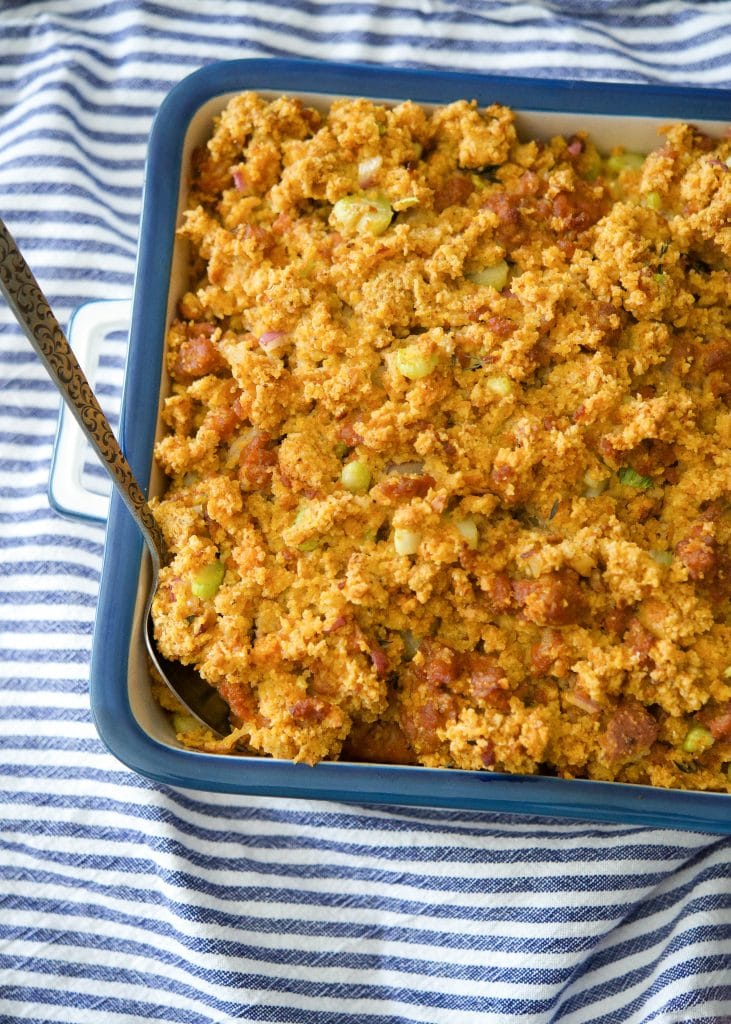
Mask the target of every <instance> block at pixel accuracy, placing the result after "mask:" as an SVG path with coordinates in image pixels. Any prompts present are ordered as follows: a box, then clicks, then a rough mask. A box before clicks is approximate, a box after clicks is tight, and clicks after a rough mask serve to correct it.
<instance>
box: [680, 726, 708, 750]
mask: <svg viewBox="0 0 731 1024" xmlns="http://www.w3.org/2000/svg"><path fill="white" fill-rule="evenodd" d="M712 746H713V734H712V733H711V730H710V729H706V727H705V725H691V727H690V729H688V732H687V733H686V734H685V739H684V740H683V750H684V751H685V752H686V754H702V753H703V751H704V750H708V748H709V747H712Z"/></svg>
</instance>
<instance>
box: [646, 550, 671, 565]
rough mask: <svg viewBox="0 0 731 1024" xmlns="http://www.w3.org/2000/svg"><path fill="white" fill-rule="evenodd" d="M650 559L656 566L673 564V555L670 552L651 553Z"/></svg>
mask: <svg viewBox="0 0 731 1024" xmlns="http://www.w3.org/2000/svg"><path fill="white" fill-rule="evenodd" d="M650 557H651V558H652V559H653V560H654V561H655V562H657V564H658V565H672V564H673V553H672V551H654V550H653V551H651V552H650Z"/></svg>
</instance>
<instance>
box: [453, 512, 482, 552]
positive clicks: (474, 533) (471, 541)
mask: <svg viewBox="0 0 731 1024" xmlns="http://www.w3.org/2000/svg"><path fill="white" fill-rule="evenodd" d="M454 525H455V526H456V527H457V530H458V531H459V533H460V535H461V536H462V539H463V540H465V541H466V543H467V547H468V548H472V550H473V551H474V550H475V548H476V547H477V545H478V544H479V542H480V534H479V531H478V529H477V523H476V522H475V521H474V519H471V518H467V519H457V520H456V522H455V524H454Z"/></svg>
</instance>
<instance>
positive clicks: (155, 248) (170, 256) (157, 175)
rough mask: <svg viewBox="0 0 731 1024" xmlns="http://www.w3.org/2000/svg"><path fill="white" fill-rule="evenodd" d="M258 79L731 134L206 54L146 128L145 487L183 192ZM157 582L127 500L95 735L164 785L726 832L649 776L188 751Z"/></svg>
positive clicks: (561, 122)
mask: <svg viewBox="0 0 731 1024" xmlns="http://www.w3.org/2000/svg"><path fill="white" fill-rule="evenodd" d="M247 89H254V90H257V91H259V92H262V93H263V94H265V95H272V96H273V95H277V94H281V93H287V94H289V95H298V96H301V97H302V98H303V99H304V100H305V101H306V102H310V103H318V102H319V103H321V104H323V105H326V104H327V103H328V102H329V101H330V100H331V99H332V98H335V97H337V96H368V97H372V98H376V99H382V100H386V101H388V100H400V99H407V98H408V99H411V100H414V101H416V102H422V103H426V104H428V103H444V102H449V101H451V100H455V99H460V98H466V99H476V100H477V101H478V102H479V103H480V104H489V103H492V102H501V103H505V104H507V105H509V106H511V107H512V108H514V109H515V110H516V111H518V112H519V126H521V125H522V127H523V128H524V130H525V131H527V132H530V133H531V134H533V135H538V136H540V135H544V136H549V135H552V134H555V133H556V132H559V131H560V132H573V131H575V130H576V129H578V128H587V129H588V130H589V131H590V132H591V134H592V137H593V138H594V139H595V140H596V141H597V142H598V144H599V145H600V146H601V145H604V146H606V148H609V147H611V146H614V145H617V144H624V145H626V146H627V147H628V148H638V149H641V148H645V149H647V148H650V146H651V145H654V144H656V141H657V137H656V131H657V128H658V127H659V125H661V124H663V123H666V122H667V121H669V120H678V119H684V120H691V121H693V122H695V123H698V124H700V125H701V126H702V127H704V128H705V129H706V130H709V131H711V132H714V133H720V132H721V131H722V130H724V128H725V126H726V124H727V120H728V115H729V110H731V95H730V94H729V92H727V91H721V90H710V89H683V88H676V87H664V86H645V87H639V86H626V85H614V84H599V83H587V82H567V81H537V80H530V79H520V78H497V77H491V76H487V75H477V74H456V73H444V72H432V71H414V70H406V69H403V70H401V69H393V68H380V67H369V66H354V65H341V64H323V63H314V62H309V61H295V60H249V61H247V60H242V61H232V62H226V63H220V64H212V65H209V66H207V67H205V68H203V69H202V70H200V71H197V72H195V73H194V74H192V75H190V76H189V77H187V78H185V79H184V80H183V81H182V82H181V83H180V84H179V85H177V86H176V87H175V88H174V89H173V90H172V91H171V92H170V94H169V95H168V96H167V98H166V99H165V100H164V102H163V104H162V106H161V108H160V111H159V113H158V115H157V117H156V119H155V121H154V125H153V128H152V132H151V136H150V143H149V151H148V159H147V165H146V173H145V182H144V202H143V214H142V221H141V229H140V243H139V253H138V265H137V273H136V281H135V290H134V297H133V304H132V313H131V324H130V334H129V350H128V356H127V367H126V375H125V384H124V391H123V397H122V405H121V414H120V435H121V442H122V445H123V447H124V450H125V452H126V454H127V457H128V459H129V461H130V463H131V465H132V467H133V469H134V471H135V473H136V474H137V476H138V478H139V480H140V481H141V482H142V483H143V485H144V486H148V487H149V488H150V493H156V492H157V490H158V489H159V488H160V487H161V481H160V480H159V479H157V477H156V473H155V471H154V469H153V468H152V456H151V453H152V449H153V445H154V441H155V437H156V430H157V424H158V411H159V404H160V400H161V387H162V388H163V390H164V387H165V382H164V381H162V384H161V380H162V377H163V373H162V364H163V360H162V355H163V344H164V338H165V331H166V325H167V323H168V320H169V318H170V317H171V315H172V311H173V309H174V307H175V303H176V300H177V298H178V297H179V294H180V289H181V288H182V284H181V282H182V273H183V270H184V265H185V256H184V253H182V252H180V251H178V249H177V244H176V242H175V229H176V225H177V222H178V217H179V213H180V209H181V203H182V201H183V198H184V196H185V194H186V192H187V166H188V158H189V154H190V152H191V149H192V147H193V146H194V145H196V144H199V143H200V142H202V141H203V139H204V138H205V137H206V136H207V134H208V133H209V131H210V126H211V118H212V116H213V115H214V114H215V113H217V112H218V111H219V110H220V109H221V108H222V106H223V105H224V103H225V101H226V99H227V98H228V97H229V96H230V95H231V94H232V93H236V92H239V91H242V90H247ZM146 590H147V566H146V558H143V545H142V541H141V538H140V535H139V534H138V532H137V529H136V527H135V526H134V524H133V522H132V520H131V518H130V516H129V514H128V512H127V511H126V509H125V507H124V505H123V504H122V502H121V500H120V499H119V498H118V497H117V496H116V495H113V496H112V499H111V503H110V507H109V517H108V526H107V537H106V547H105V556H104V562H103V569H102V578H101V588H100V594H99V603H98V608H97V617H96V626H95V631H94V642H93V650H92V659H91V683H90V687H91V705H92V710H93V715H94V719H95V721H96V725H97V728H98V730H99V734H100V736H101V738H102V740H103V741H104V743H105V744H106V745H107V746H108V747H109V749H110V750H111V751H112V752H113V753H114V754H115V755H116V756H117V757H118V758H119V759H120V760H121V761H122V762H124V763H125V764H127V765H128V766H129V767H131V768H132V769H134V770H135V771H137V772H139V773H141V774H142V775H145V776H148V777H150V778H152V779H155V780H157V781H159V782H162V783H166V784H169V785H173V786H180V787H191V788H197V789H202V790H210V791H219V792H230V793H242V794H251V795H259V796H286V797H302V798H308V799H327V800H337V801H351V802H353V801H357V802H367V803H387V804H402V805H403V804H412V805H424V806H434V807H445V808H454V809H475V810H480V811H500V812H511V813H521V814H530V815H548V816H551V817H556V816H560V817H566V818H578V819H593V820H603V821H613V822H626V823H634V824H642V825H652V826H665V827H681V828H690V829H699V830H706V831H711V832H717V833H729V832H731V795H726V794H719V793H688V792H678V791H666V790H661V789H654V788H649V787H642V786H630V785H626V784H617V783H599V782H591V781H578V780H577V781H573V780H564V779H556V778H546V777H541V776H508V775H502V774H497V773H490V772H468V771H456V770H448V769H428V768H422V767H401V766H390V765H377V764H355V763H344V762H338V763H322V764H318V765H316V766H315V767H308V766H306V765H302V764H293V763H290V762H287V761H277V760H271V759H265V758H254V757H237V756H221V755H211V754H202V753H198V752H194V751H190V750H186V749H182V748H181V747H180V746H179V745H178V744H177V741H176V740H175V737H174V735H173V733H172V730H171V728H170V726H169V724H168V721H167V718H166V717H165V716H164V715H163V714H162V713H161V712H160V710H159V709H158V708H157V706H156V705H155V704H154V701H153V700H152V698H151V695H150V692H149V677H148V675H147V666H146V661H145V656H144V644H143V642H142V634H141V629H140V619H141V614H142V603H143V600H144V595H145V593H146Z"/></svg>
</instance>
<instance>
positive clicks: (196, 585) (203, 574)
mask: <svg viewBox="0 0 731 1024" xmlns="http://www.w3.org/2000/svg"><path fill="white" fill-rule="evenodd" d="M225 573H226V567H225V565H224V564H223V562H221V561H219V560H218V559H216V560H215V562H209V563H208V565H204V566H203V568H202V569H199V570H198V572H197V573H195V574H194V575H193V577H192V579H191V581H190V589H191V591H192V592H193V594H194V595H195V597H199V598H200V599H201V600H202V601H208V600H210V599H211V598H212V597H215V596H216V594H217V593H218V588H219V587H220V586H221V583H222V582H223V577H224V575H225Z"/></svg>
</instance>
